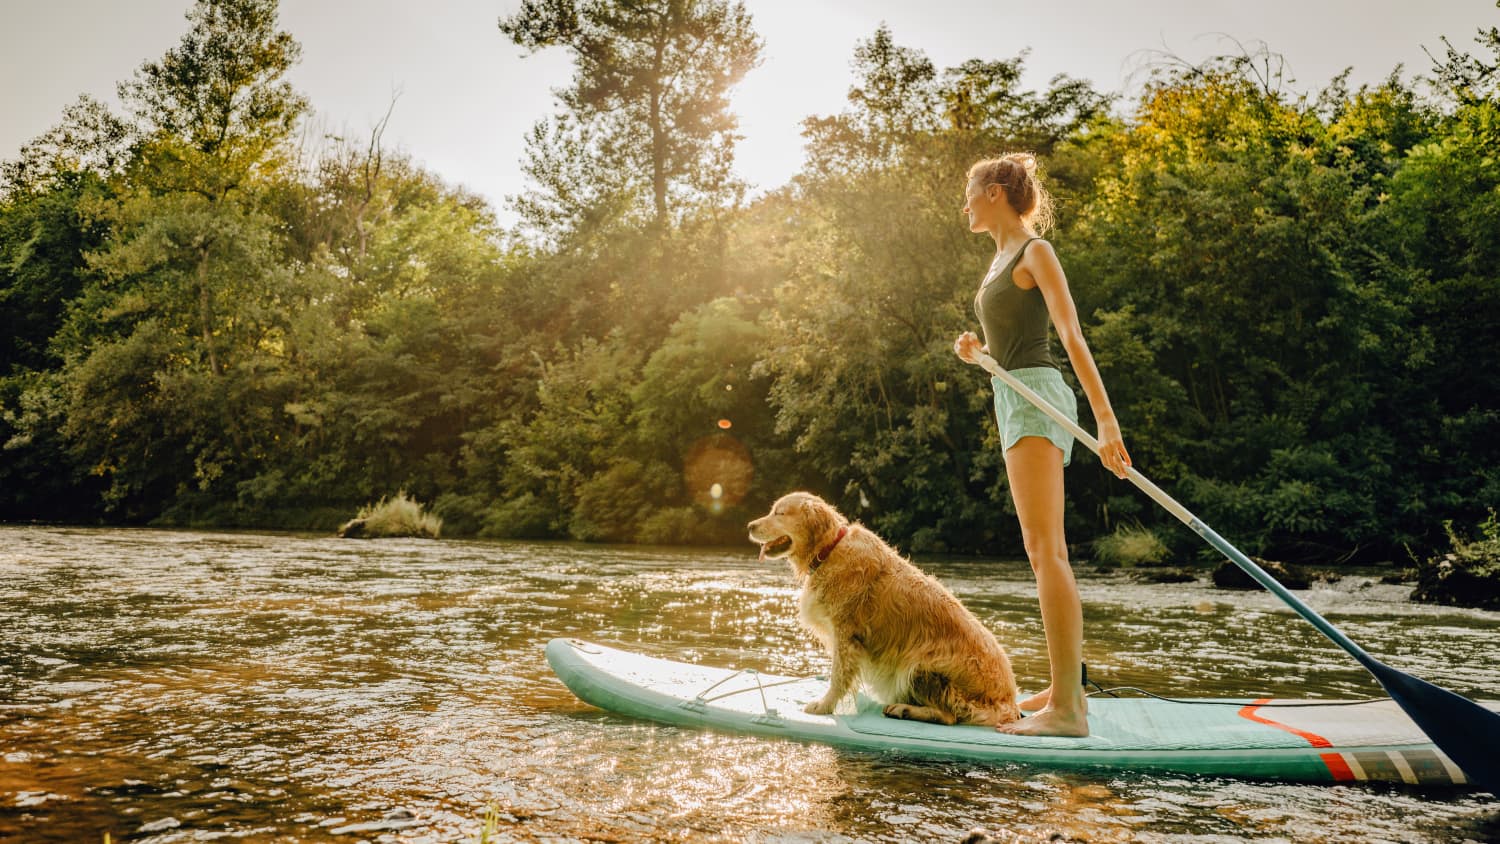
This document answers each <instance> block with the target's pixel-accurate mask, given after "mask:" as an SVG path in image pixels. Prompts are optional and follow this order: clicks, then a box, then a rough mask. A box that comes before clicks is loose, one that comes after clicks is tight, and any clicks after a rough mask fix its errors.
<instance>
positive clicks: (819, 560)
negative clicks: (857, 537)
mask: <svg viewBox="0 0 1500 844" xmlns="http://www.w3.org/2000/svg"><path fill="white" fill-rule="evenodd" d="M848 535H849V526H848V525H844V526H843V527H841V528H839V535H838V536H835V537H834V538H833V541H832V542H830V543H828V545H827V546H826V547H824V548H823V550H821V551H819V552H818V554H817V556H815V557H813V561H812V565H810V566H808V567H807V570H808V571H817V570H818V566H821V565H823V563H824V561H826V560H827V559H828V555H829V554H832V553H833V549H835V548H837V547H838V545H839V542H841V541H842V540H843V538H844V537H846V536H848Z"/></svg>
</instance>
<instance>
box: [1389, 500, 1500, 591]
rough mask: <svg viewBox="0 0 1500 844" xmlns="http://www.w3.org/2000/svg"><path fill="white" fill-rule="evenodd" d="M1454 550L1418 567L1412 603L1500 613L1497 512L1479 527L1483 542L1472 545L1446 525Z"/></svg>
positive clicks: (1499, 544) (1479, 540) (1499, 556)
mask: <svg viewBox="0 0 1500 844" xmlns="http://www.w3.org/2000/svg"><path fill="white" fill-rule="evenodd" d="M1443 529H1444V530H1446V531H1447V532H1448V542H1449V544H1451V545H1452V546H1453V550H1452V551H1449V552H1448V553H1446V554H1439V555H1437V556H1435V557H1430V558H1428V559H1427V560H1425V561H1423V562H1421V563H1418V564H1417V588H1416V590H1415V591H1413V592H1412V593H1411V599H1412V600H1413V601H1425V602H1427V603H1432V604H1445V605H1447V606H1453V607H1475V608H1478V609H1486V610H1496V609H1500V520H1497V519H1496V516H1495V511H1494V510H1491V511H1490V517H1489V518H1488V519H1486V520H1485V521H1484V523H1483V524H1481V525H1480V526H1479V530H1480V536H1481V538H1480V539H1478V540H1476V541H1473V542H1470V541H1467V540H1464V539H1462V538H1461V537H1459V536H1458V535H1457V534H1455V533H1454V532H1453V523H1452V522H1445V523H1444V524H1443Z"/></svg>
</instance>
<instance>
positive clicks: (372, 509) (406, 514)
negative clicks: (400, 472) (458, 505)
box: [339, 490, 443, 539]
mask: <svg viewBox="0 0 1500 844" xmlns="http://www.w3.org/2000/svg"><path fill="white" fill-rule="evenodd" d="M442 530H443V520H442V518H441V517H440V516H436V515H433V514H432V513H429V512H427V510H426V508H425V507H424V506H423V505H422V504H421V503H419V502H418V501H416V499H413V498H408V497H406V490H401V491H400V492H398V493H396V497H395V498H381V499H380V501H378V502H376V503H375V504H366V505H365V506H363V507H361V508H359V515H357V516H355V517H354V518H353V519H350V520H349V521H348V522H345V523H344V526H343V527H341V528H339V536H345V537H359V538H362V539H374V538H377V537H387V536H418V537H425V538H428V539H437V538H438V535H439V534H440V533H441V532H442Z"/></svg>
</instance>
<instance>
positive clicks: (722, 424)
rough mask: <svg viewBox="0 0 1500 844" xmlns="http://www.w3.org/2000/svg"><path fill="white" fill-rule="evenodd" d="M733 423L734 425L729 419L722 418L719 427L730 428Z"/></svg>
mask: <svg viewBox="0 0 1500 844" xmlns="http://www.w3.org/2000/svg"><path fill="white" fill-rule="evenodd" d="M733 425H734V423H733V422H730V421H729V420H728V419H720V420H719V427H720V428H723V429H724V430H726V431H727V430H729V429H730V428H731V427H732V426H733Z"/></svg>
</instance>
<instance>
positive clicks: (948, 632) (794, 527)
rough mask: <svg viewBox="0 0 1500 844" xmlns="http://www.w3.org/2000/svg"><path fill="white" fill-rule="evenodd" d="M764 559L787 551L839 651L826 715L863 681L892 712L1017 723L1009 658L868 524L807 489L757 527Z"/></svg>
mask: <svg viewBox="0 0 1500 844" xmlns="http://www.w3.org/2000/svg"><path fill="white" fill-rule="evenodd" d="M749 529H750V541H752V542H755V543H758V544H759V545H760V546H761V549H760V556H761V559H766V558H767V557H770V558H773V559H774V558H778V557H784V558H786V560H787V562H788V563H789V564H790V565H791V568H792V575H793V576H794V577H795V578H796V579H797V582H798V583H799V584H800V585H801V586H802V595H801V598H800V600H799V603H798V616H799V617H800V619H801V621H802V624H803V626H804V627H806V628H807V629H808V630H809V631H811V632H812V634H813V635H814V636H816V637H817V638H818V640H819V641H820V642H822V643H823V646H824V647H825V648H827V649H828V653H829V654H830V655H831V656H832V657H833V669H832V671H830V672H829V684H828V693H827V694H825V695H823V697H822V699H821V700H817V701H814V702H812V703H810V704H808V705H807V707H806V709H807V711H808V712H810V713H813V714H815V715H827V714H829V713H831V712H833V710H834V707H835V706H837V705H838V703H839V701H841V700H843V699H844V697H845V696H846V695H848V694H849V693H850V692H851V691H854V690H855V688H856V685H857V683H858V682H860V681H863V683H864V685H865V687H866V688H867V689H868V690H869V691H870V693H871V695H872V696H873V697H874V698H875V699H876V700H879V701H880V702H881V703H884V704H885V705H886V706H885V714H886V715H887V716H888V717H891V718H907V719H910V720H914V721H928V722H932V723H936V724H987V725H991V726H999V725H1001V724H1008V723H1010V722H1011V721H1015V720H1018V719H1019V718H1020V717H1021V710H1020V709H1019V708H1018V707H1017V706H1016V679H1015V675H1014V674H1013V673H1012V672H1011V668H1010V658H1009V657H1007V656H1006V655H1005V649H1004V648H1002V647H1000V643H999V642H998V641H996V639H995V636H994V634H992V633H991V632H990V631H989V630H987V629H985V627H984V625H982V624H980V623H979V619H977V618H975V617H974V615H973V614H972V613H970V612H969V610H968V609H967V608H965V607H964V605H963V604H961V603H959V601H958V599H957V598H955V597H953V593H952V592H949V591H948V590H947V589H946V588H945V587H944V586H943V585H942V584H941V583H938V582H937V580H935V579H934V578H933V577H931V576H930V575H927V574H925V573H923V572H922V571H921V570H920V569H918V568H917V567H916V566H914V565H912V564H911V563H910V562H908V561H907V560H905V559H904V558H902V557H901V555H900V554H898V553H896V550H895V549H894V548H892V547H891V546H889V545H887V544H886V543H885V542H884V541H882V540H881V539H880V537H878V536H876V535H875V534H874V533H871V532H870V530H869V529H867V528H865V527H863V526H861V525H859V524H857V523H851V522H850V521H849V520H848V519H846V518H844V517H843V516H842V515H840V514H839V512H838V511H837V510H835V509H834V508H833V507H832V506H831V505H829V504H828V503H827V502H826V501H824V500H823V499H821V498H819V497H818V496H816V495H813V494H811V493H806V492H793V493H791V494H789V495H784V496H782V497H781V498H780V499H778V500H777V501H776V503H775V504H774V505H773V506H772V507H771V512H770V513H769V514H768V515H766V516H765V517H763V518H759V519H756V520H755V521H753V522H751V523H750V525H749Z"/></svg>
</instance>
